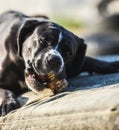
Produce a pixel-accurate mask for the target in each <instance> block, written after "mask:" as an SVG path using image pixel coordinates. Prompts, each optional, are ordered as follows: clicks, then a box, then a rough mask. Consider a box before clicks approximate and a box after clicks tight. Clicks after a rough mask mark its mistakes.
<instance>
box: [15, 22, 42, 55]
mask: <svg viewBox="0 0 119 130" xmlns="http://www.w3.org/2000/svg"><path fill="white" fill-rule="evenodd" d="M39 24H40V22H39V21H37V20H27V21H25V23H24V24H23V25H22V26H21V27H20V29H19V31H18V36H17V46H18V56H19V57H21V50H22V44H23V42H24V41H25V39H26V38H27V37H28V36H29V35H30V34H31V33H32V32H33V31H34V29H35V28H36V27H37V26H38V25H39Z"/></svg>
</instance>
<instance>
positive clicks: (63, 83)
mask: <svg viewBox="0 0 119 130" xmlns="http://www.w3.org/2000/svg"><path fill="white" fill-rule="evenodd" d="M25 82H26V84H27V86H28V88H29V89H31V90H32V91H33V92H35V93H39V91H41V90H43V89H44V88H50V89H51V90H52V91H53V93H59V92H61V91H63V90H64V89H65V88H66V87H67V86H68V82H67V80H66V79H65V78H58V77H57V76H56V75H55V74H54V73H53V72H49V73H47V74H39V73H36V72H35V71H32V72H26V73H25Z"/></svg>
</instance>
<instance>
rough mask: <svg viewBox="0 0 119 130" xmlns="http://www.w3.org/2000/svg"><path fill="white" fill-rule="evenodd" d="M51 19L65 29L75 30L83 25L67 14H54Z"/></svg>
mask: <svg viewBox="0 0 119 130" xmlns="http://www.w3.org/2000/svg"><path fill="white" fill-rule="evenodd" d="M53 21H55V22H56V23H58V24H60V25H62V26H64V27H65V28H67V29H71V30H76V29H80V28H83V27H84V24H83V23H81V22H80V21H79V20H78V19H74V18H72V17H68V16H63V15H62V16H55V17H54V18H53Z"/></svg>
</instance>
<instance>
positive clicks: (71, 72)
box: [67, 35, 87, 77]
mask: <svg viewBox="0 0 119 130" xmlns="http://www.w3.org/2000/svg"><path fill="white" fill-rule="evenodd" d="M74 38H75V40H76V48H77V49H76V54H75V56H74V58H73V62H72V64H71V65H70V68H69V69H68V72H67V76H68V77H74V76H76V75H78V74H79V73H80V70H81V66H82V65H83V62H84V59H85V52H86V47H87V45H86V44H85V43H84V40H83V39H81V38H79V37H77V36H75V35H74Z"/></svg>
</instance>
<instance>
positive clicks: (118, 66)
mask: <svg viewBox="0 0 119 130" xmlns="http://www.w3.org/2000/svg"><path fill="white" fill-rule="evenodd" d="M81 72H88V73H89V74H93V73H99V74H110V73H117V72H119V61H115V62H106V61H101V60H98V59H94V58H91V57H86V58H85V61H84V64H83V66H82V69H81Z"/></svg>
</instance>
